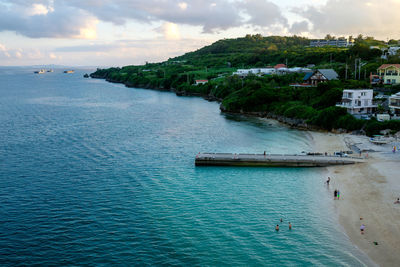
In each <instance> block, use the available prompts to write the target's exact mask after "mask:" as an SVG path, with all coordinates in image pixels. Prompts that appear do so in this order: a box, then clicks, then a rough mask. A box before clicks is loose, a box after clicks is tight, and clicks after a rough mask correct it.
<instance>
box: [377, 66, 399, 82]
mask: <svg viewBox="0 0 400 267" xmlns="http://www.w3.org/2000/svg"><path fill="white" fill-rule="evenodd" d="M377 72H378V76H379V77H380V79H381V81H382V82H383V83H384V84H398V83H400V64H383V65H382V66H380V67H379V68H378V70H377Z"/></svg>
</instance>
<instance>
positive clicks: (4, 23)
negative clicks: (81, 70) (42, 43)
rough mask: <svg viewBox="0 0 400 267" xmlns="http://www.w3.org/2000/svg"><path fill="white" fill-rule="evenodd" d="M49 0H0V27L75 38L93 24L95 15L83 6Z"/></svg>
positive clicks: (19, 31)
mask: <svg viewBox="0 0 400 267" xmlns="http://www.w3.org/2000/svg"><path fill="white" fill-rule="evenodd" d="M34 4H35V5H36V6H33V5H34ZM39 4H40V5H39ZM50 4H51V3H50V2H48V1H13V4H12V5H7V4H5V3H4V2H0V31H6V30H8V31H15V32H17V33H19V34H21V35H25V36H28V37H31V38H41V37H50V38H71V37H75V38H78V37H80V35H81V30H82V29H84V28H87V27H91V26H93V21H94V20H95V18H94V17H93V16H90V14H88V13H87V12H85V11H84V10H81V9H77V8H75V7H73V6H68V5H64V4H63V3H62V2H61V3H56V2H55V3H54V6H53V5H50ZM34 7H35V8H34ZM45 12H47V13H45Z"/></svg>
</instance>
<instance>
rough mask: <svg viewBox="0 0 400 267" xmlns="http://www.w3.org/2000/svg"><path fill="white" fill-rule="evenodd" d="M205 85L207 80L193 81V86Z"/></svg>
mask: <svg viewBox="0 0 400 267" xmlns="http://www.w3.org/2000/svg"><path fill="white" fill-rule="evenodd" d="M206 83H208V80H196V81H195V85H199V84H206Z"/></svg>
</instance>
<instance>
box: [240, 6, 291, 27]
mask: <svg viewBox="0 0 400 267" xmlns="http://www.w3.org/2000/svg"><path fill="white" fill-rule="evenodd" d="M239 6H241V7H242V8H243V9H244V10H245V12H246V13H247V15H249V16H250V19H249V20H248V21H247V23H249V24H251V25H253V26H259V27H268V26H271V25H274V24H279V25H282V26H287V19H286V18H285V17H284V16H283V15H282V13H281V10H280V8H279V7H278V6H277V5H276V4H274V3H272V2H270V1H267V0H246V1H244V2H243V3H240V4H239Z"/></svg>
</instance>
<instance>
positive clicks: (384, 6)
mask: <svg viewBox="0 0 400 267" xmlns="http://www.w3.org/2000/svg"><path fill="white" fill-rule="evenodd" d="M399 10H400V1H399V0H386V1H384V2H382V1H380V0H368V1H365V0H328V1H327V2H326V4H324V5H321V6H319V7H313V6H308V7H306V8H305V9H303V10H292V11H293V12H296V13H297V14H299V15H301V16H302V17H304V18H306V19H308V20H309V21H310V22H311V23H312V25H313V29H312V30H313V32H316V33H319V34H320V35H324V34H326V33H332V34H336V35H348V34H350V35H356V34H359V33H361V34H364V35H372V36H375V37H378V38H384V39H386V37H393V38H400V31H399V27H398V25H399V24H400V16H398V11H399Z"/></svg>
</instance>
